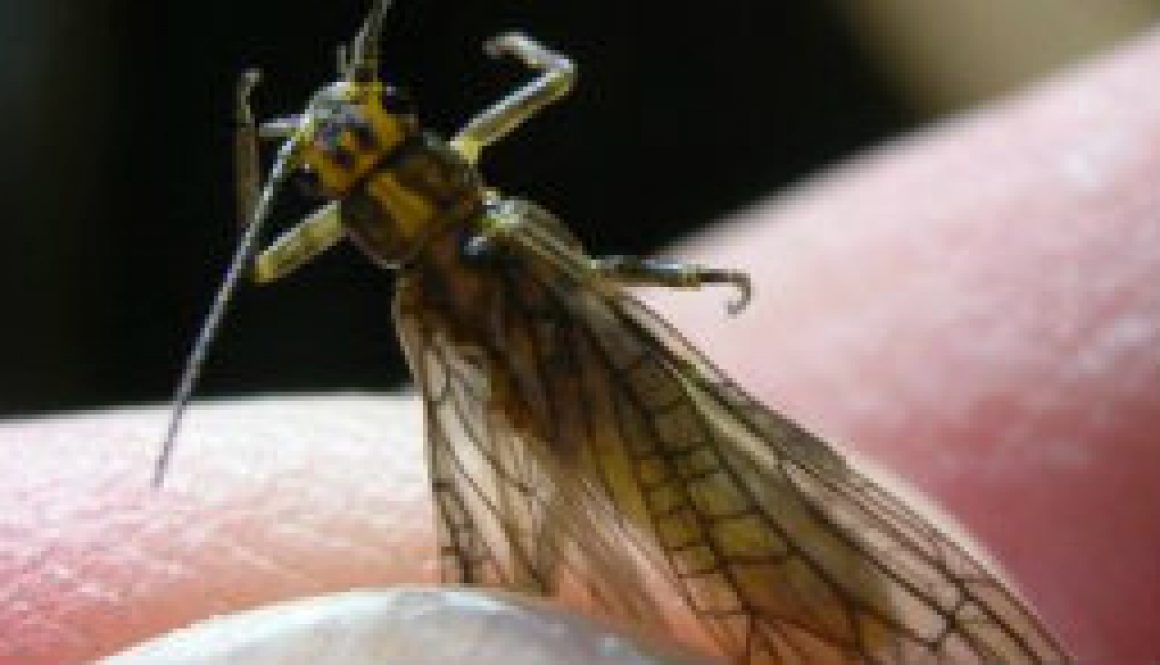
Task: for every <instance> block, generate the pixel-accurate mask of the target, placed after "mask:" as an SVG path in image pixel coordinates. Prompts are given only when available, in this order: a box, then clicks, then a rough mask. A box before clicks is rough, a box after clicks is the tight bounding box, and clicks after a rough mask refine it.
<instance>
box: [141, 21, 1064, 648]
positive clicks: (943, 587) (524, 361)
mask: <svg viewBox="0 0 1160 665" xmlns="http://www.w3.org/2000/svg"><path fill="white" fill-rule="evenodd" d="M388 4H389V0H374V5H373V7H372V8H371V10H370V12H369V14H368V16H367V18H366V19H365V21H364V22H363V25H362V27H361V29H360V31H359V32H358V34H357V36H356V37H355V38H354V40H353V42H352V44H351V45H350V49H349V57H347V53H346V52H343V53H342V54H341V55H340V58H339V60H340V62H339V69H340V79H339V80H338V81H337V82H335V83H331V84H330V85H327V86H326V87H324V88H322V89H321V90H319V91H318V92H317V93H315V95H314V96H313V98H312V99H311V100H310V101H309V103H308V104H307V105H306V108H305V109H304V110H303V111H302V112H300V113H298V114H295V115H291V116H286V117H281V118H277V119H274V120H271V121H268V122H264V123H261V124H258V123H256V122H255V120H254V116H253V114H252V113H251V111H250V104H249V97H250V93H251V91H252V89H253V87H254V86H255V85H256V83H257V80H258V75H257V73H256V72H247V73H245V74H244V75H243V76H242V78H241V81H240V85H239V90H238V108H237V121H238V130H237V145H236V159H237V167H238V203H239V210H240V215H241V219H242V222H243V228H244V233H243V236H242V240H241V241H240V243H239V247H238V249H237V252H236V253H235V255H234V258H233V261H232V263H231V265H230V267H229V271H228V272H227V275H226V277H225V280H224V282H223V284H222V287H221V289H220V291H219V293H218V296H217V298H216V300H215V302H214V304H213V308H212V310H211V311H210V314H209V315H208V316H207V318H206V322H205V324H204V326H203V328H202V331H201V334H200V335H199V337H198V340H197V342H196V344H195V346H194V349H193V351H192V352H191V353H190V358H189V360H188V364H187V367H186V370H185V373H184V374H183V376H182V380H181V383H180V385H179V387H178V390H177V394H176V396H175V398H174V405H173V412H172V420H171V422H170V427H169V431H168V433H167V435H166V439H165V444H164V448H163V451H162V453H161V455H160V457H159V459H158V462H157V468H156V480H157V482H160V480H161V478H162V477H163V475H164V473H165V469H166V466H167V464H168V461H169V456H170V451H171V450H172V446H173V442H174V439H175V436H176V433H177V428H178V424H179V422H180V418H181V415H182V413H183V411H184V409H185V407H186V405H187V403H188V400H189V396H190V393H191V392H192V386H193V383H194V381H195V379H196V376H197V374H198V372H199V370H200V367H201V365H202V363H203V360H204V357H205V353H206V349H207V347H208V346H209V343H210V340H211V339H212V337H213V335H214V334H215V332H216V330H217V328H218V324H219V321H220V319H221V317H222V314H223V312H224V310H225V307H226V304H227V303H228V301H229V298H230V294H231V293H232V292H233V289H234V288H235V286H236V284H237V283H238V281H239V280H240V279H241V277H242V275H243V274H249V275H250V276H251V277H252V278H253V279H254V280H255V281H257V282H259V283H263V282H270V281H273V280H276V279H279V278H281V277H283V276H285V275H287V274H288V273H290V272H291V271H293V270H294V269H296V268H297V267H299V266H300V265H302V264H304V263H306V262H307V261H309V260H310V259H312V258H313V257H314V256H316V255H317V254H319V253H320V252H322V251H324V250H325V249H327V248H328V247H330V246H332V245H334V244H335V243H336V242H338V241H339V240H340V239H342V238H348V239H350V240H352V241H353V242H354V243H355V244H356V245H357V246H358V247H359V248H360V249H362V250H363V251H364V252H365V253H366V254H367V255H368V256H369V257H370V258H371V259H372V260H374V261H375V262H376V263H378V264H380V265H382V266H384V267H388V268H392V269H394V270H395V271H396V272H397V273H398V287H397V294H396V299H395V307H394V316H395V323H396V325H397V327H398V330H399V334H400V337H401V339H402V344H403V347H404V349H405V351H406V354H407V359H408V362H409V364H410V367H411V371H412V372H413V374H414V378H415V380H416V382H417V383H418V385H419V388H420V390H421V391H422V396H423V400H424V408H425V412H426V436H427V456H428V461H429V464H430V475H431V485H432V489H433V492H434V497H435V501H436V507H437V515H438V520H439V525H438V527H439V531H438V533H439V548H440V549H439V552H440V556H441V562H442V574H443V578H444V579H445V580H446V581H447V582H458V583H467V584H483V585H491V586H500V587H507V588H514V589H521V590H526V591H533V592H540V593H552V592H554V591H555V590H557V589H558V588H559V585H560V583H561V581H562V580H566V583H567V584H568V585H569V586H570V587H571V589H572V590H573V591H579V592H581V593H583V594H585V595H587V596H588V598H589V600H590V601H591V602H593V603H594V604H596V605H598V606H600V607H602V608H603V609H604V610H605V611H607V612H609V613H612V614H616V615H620V616H623V617H626V618H629V619H631V620H634V621H638V622H643V623H653V624H660V623H663V621H665V619H664V618H663V617H661V616H659V615H658V613H657V611H656V610H654V609H651V608H653V607H655V603H654V602H653V601H652V599H651V594H653V593H657V591H656V589H657V586H658V584H659V585H660V586H661V587H663V588H667V589H668V591H669V592H670V593H671V594H674V595H676V596H679V597H680V598H682V599H683V601H684V605H683V606H684V611H685V612H687V613H688V615H689V616H690V617H692V618H693V619H694V620H695V621H696V622H697V624H699V625H700V626H701V627H702V628H703V629H704V630H705V631H706V632H707V633H708V634H709V635H710V636H711V637H712V638H713V639H715V640H716V641H717V642H718V644H719V645H720V647H721V649H722V651H723V652H724V653H726V654H727V655H728V656H729V657H730V658H732V659H733V660H734V661H735V662H737V663H750V664H758V663H835V662H886V663H933V662H954V663H960V662H977V663H1000V662H1003V663H1049V662H1050V663H1056V662H1063V661H1065V660H1067V657H1066V655H1065V654H1064V652H1063V651H1062V649H1061V647H1060V646H1059V644H1058V643H1057V642H1056V641H1055V640H1054V639H1053V638H1052V637H1051V635H1050V634H1049V633H1048V631H1047V630H1046V629H1044V627H1043V626H1042V625H1041V624H1040V623H1039V621H1038V620H1037V619H1036V618H1035V615H1034V614H1033V613H1032V611H1031V610H1030V609H1028V607H1027V606H1026V605H1024V604H1023V603H1022V602H1021V601H1020V600H1019V598H1018V597H1017V595H1016V594H1015V593H1014V592H1013V591H1012V590H1010V589H1009V588H1007V586H1005V584H1004V583H1003V582H1002V581H1001V580H1000V579H999V578H998V577H997V576H996V575H995V574H993V573H992V572H990V571H989V570H988V569H987V568H986V567H985V566H984V565H982V564H980V563H979V562H978V561H977V560H976V559H975V558H974V557H972V555H971V554H969V553H968V552H967V551H966V550H965V549H963V548H962V547H960V546H959V545H958V544H956V543H955V542H954V541H952V540H951V539H950V538H948V537H947V536H945V535H944V534H943V533H942V532H940V531H939V530H938V529H937V528H936V527H935V526H933V525H932V524H931V523H930V522H928V521H926V520H925V519H924V518H922V517H921V516H920V515H919V514H917V513H916V512H915V511H914V510H912V509H911V508H910V507H908V506H907V505H906V504H905V503H904V502H902V501H900V500H899V499H897V498H895V497H893V496H892V495H890V494H889V493H887V492H886V491H884V490H883V489H881V488H880V487H879V486H878V485H876V484H875V483H873V482H871V481H870V480H868V479H867V478H866V477H864V476H862V475H861V474H860V473H859V472H858V471H856V470H855V469H854V468H852V467H851V466H850V465H849V464H848V463H847V462H846V461H845V459H844V458H843V457H842V455H841V454H839V453H838V452H836V451H835V449H834V448H832V447H831V446H830V445H829V444H828V443H826V442H825V441H822V440H821V439H819V438H818V437H816V436H814V435H812V434H810V433H809V432H807V431H805V430H804V429H802V428H801V427H799V426H798V425H796V424H794V423H793V422H792V421H790V420H788V419H787V418H785V417H784V416H782V415H781V414H779V413H776V412H774V411H771V410H769V409H767V408H766V407H764V406H762V405H761V404H759V403H758V402H756V401H755V400H754V399H752V398H751V397H749V396H748V395H747V394H746V393H745V392H744V391H742V390H741V389H740V388H738V387H737V385H735V384H734V383H733V382H732V381H730V380H729V379H728V378H727V377H725V376H724V375H722V374H721V373H720V372H719V371H718V370H717V369H716V368H714V367H713V366H712V365H711V364H710V363H709V362H708V361H707V360H706V359H705V358H704V357H703V356H702V355H701V354H700V353H698V351H697V350H696V349H694V348H692V347H691V346H690V345H689V344H688V343H686V342H685V341H684V340H683V339H682V338H681V336H680V335H679V334H678V333H677V332H676V331H674V330H673V329H672V328H671V327H669V326H668V325H667V324H666V323H665V322H664V321H662V320H661V319H659V318H658V317H657V316H656V315H654V314H653V313H652V312H650V311H649V310H648V309H647V308H645V307H644V306H643V305H642V304H641V303H639V302H638V301H637V300H635V299H634V298H633V297H632V296H631V295H629V294H628V293H627V292H626V291H625V290H624V289H623V288H622V287H623V286H624V285H652V286H661V287H670V288H697V287H701V286H704V285H708V284H728V285H733V286H735V287H737V288H738V289H739V290H740V294H741V296H740V298H739V299H738V300H737V301H736V302H733V303H731V311H737V310H739V309H741V308H742V307H744V306H745V303H746V302H747V301H748V298H749V282H748V279H747V278H746V276H745V275H744V274H743V273H740V272H736V271H731V270H717V269H712V268H707V267H703V266H697V265H690V264H677V263H662V262H656V261H651V260H648V259H638V258H632V257H608V258H591V257H589V256H588V255H587V254H586V253H585V251H584V249H583V247H582V246H581V244H580V242H579V241H578V240H577V239H576V238H575V236H573V235H572V233H571V232H570V231H569V230H568V228H567V227H566V226H564V224H563V223H561V222H560V221H559V220H558V219H556V218H555V217H553V216H552V215H551V214H550V213H548V212H547V211H545V210H543V209H542V208H540V207H538V206H536V205H535V204H534V203H531V202H529V201H526V200H523V199H519V198H513V197H508V196H505V195H503V194H501V193H499V192H498V191H496V190H494V189H491V188H489V187H487V186H486V185H485V184H484V183H483V181H482V179H481V178H480V175H479V173H478V171H477V170H476V167H475V165H476V162H477V161H478V160H479V157H480V153H481V152H482V150H483V148H485V147H486V146H488V145H489V144H491V143H493V142H495V141H497V140H499V139H500V138H502V137H504V136H506V135H507V134H509V133H510V132H511V131H512V130H514V129H515V128H516V127H518V126H519V125H520V124H521V123H523V122H524V121H525V120H527V119H528V118H530V117H531V116H533V115H535V114H536V113H538V112H539V111H540V110H541V109H543V108H544V107H546V106H547V105H549V104H551V103H552V102H555V101H557V100H558V99H560V98H562V97H563V96H564V95H565V94H567V93H568V91H569V90H570V89H571V88H572V84H573V80H574V77H575V68H574V66H573V64H572V63H571V62H570V61H569V60H568V58H567V57H565V56H563V55H561V54H559V53H556V52H555V51H552V50H550V49H549V48H547V47H545V46H543V45H542V44H540V43H538V42H537V41H535V40H534V39H532V38H530V37H528V36H526V35H523V34H518V33H509V34H503V35H500V36H498V37H496V38H494V39H492V40H490V41H488V42H487V43H486V51H487V53H488V54H489V55H491V56H497V57H498V56H508V57H514V58H516V59H518V60H519V61H521V62H522V63H523V64H524V65H526V66H527V67H528V68H530V69H531V70H533V71H534V72H536V77H535V78H534V79H533V80H532V81H530V82H529V83H527V84H526V85H524V86H523V87H521V88H519V89H517V90H516V91H514V92H513V93H511V94H509V95H508V96H507V97H504V98H503V99H501V100H499V102H497V103H496V104H495V105H494V106H492V107H491V108H489V109H487V110H485V111H483V112H482V113H480V114H479V115H478V116H476V117H475V118H472V119H471V120H470V121H469V122H468V123H467V125H466V126H465V127H464V128H463V129H462V130H460V131H459V133H458V134H456V135H455V136H454V137H453V138H452V139H451V140H449V141H444V140H442V139H440V138H438V137H436V136H435V135H434V134H432V133H430V132H428V131H426V130H425V129H424V128H423V126H422V125H421V124H420V122H419V120H418V118H417V117H416V115H415V113H414V111H413V109H412V108H411V106H410V105H409V104H408V102H407V100H406V99H405V97H403V96H402V95H401V94H399V93H398V92H397V91H396V90H395V89H393V88H391V87H390V86H388V85H386V84H384V83H383V82H382V81H380V80H379V77H378V68H379V51H378V40H379V38H380V37H379V35H380V31H381V26H382V23H383V17H384V15H385V13H386V11H387V6H388ZM260 139H273V140H278V141H281V147H280V149H279V150H278V153H277V156H276V158H275V160H274V162H273V166H272V167H271V170H270V172H269V174H268V176H267V177H266V180H265V183H264V185H263V184H262V183H261V182H260V172H259V162H258V142H259V140H260ZM293 174H296V175H297V176H299V177H302V178H304V179H308V180H309V182H310V185H311V186H312V188H313V189H314V190H315V191H316V192H317V193H318V194H319V195H320V197H321V199H322V200H323V203H322V204H321V205H320V207H319V208H318V209H317V211H316V212H314V213H313V214H311V215H309V216H308V217H307V218H306V219H305V220H303V221H301V222H300V223H299V224H298V225H296V226H294V227H293V228H291V229H290V230H289V231H288V232H286V233H285V234H283V235H282V236H281V237H280V238H278V239H277V240H276V241H274V242H273V243H272V244H271V245H270V246H268V247H267V248H265V249H264V250H262V251H261V253H260V254H258V255H257V256H256V257H255V256H254V254H255V248H256V246H257V244H258V238H259V235H260V232H261V228H262V225H263V224H264V223H265V222H266V220H267V218H268V217H269V212H270V206H271V203H272V201H273V200H274V197H275V194H276V193H277V192H278V190H279V188H280V187H281V185H282V184H283V183H284V182H285V181H286V180H287V178H288V177H289V176H291V175H293ZM646 578H649V579H650V582H649V583H648V584H646V582H645V579H646ZM658 580H659V581H658Z"/></svg>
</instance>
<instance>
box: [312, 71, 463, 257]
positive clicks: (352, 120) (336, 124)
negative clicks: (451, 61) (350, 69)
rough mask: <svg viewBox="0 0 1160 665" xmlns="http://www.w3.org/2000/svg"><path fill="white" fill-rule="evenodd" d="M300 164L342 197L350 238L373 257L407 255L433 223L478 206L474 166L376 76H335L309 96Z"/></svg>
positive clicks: (321, 188) (456, 218)
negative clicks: (369, 79)
mask: <svg viewBox="0 0 1160 665" xmlns="http://www.w3.org/2000/svg"><path fill="white" fill-rule="evenodd" d="M309 114H310V116H311V119H312V127H311V131H310V139H309V140H308V142H307V143H306V145H305V147H304V150H303V161H304V170H305V171H306V172H307V173H308V174H310V175H311V176H312V177H313V178H314V179H315V181H316V182H315V183H314V184H315V188H316V189H317V190H318V192H319V193H320V194H322V195H323V196H325V197H327V198H331V199H338V200H339V201H340V206H341V212H342V221H343V224H344V226H345V227H346V229H347V232H348V234H349V235H350V237H351V239H353V240H354V241H355V243H356V244H357V245H358V246H359V247H360V248H361V249H362V250H363V251H365V252H366V253H367V254H368V255H370V256H371V258H372V259H374V260H375V261H376V262H378V263H381V264H386V265H391V266H394V265H398V264H401V263H405V262H406V261H407V260H408V259H409V258H410V257H412V256H414V255H415V254H416V253H417V252H418V251H420V250H421V249H422V247H423V245H424V244H425V243H426V242H427V240H428V239H430V238H431V237H432V235H433V234H434V233H435V232H437V231H438V230H439V229H442V228H446V227H447V226H449V225H454V224H458V223H461V222H463V221H464V220H466V219H468V218H470V217H472V216H474V215H477V214H479V212H480V211H481V210H482V209H483V200H484V195H485V192H484V188H483V183H482V180H481V179H480V177H479V174H478V173H477V172H476V170H475V168H474V167H472V166H471V165H470V164H469V163H468V162H467V161H466V160H465V159H463V157H462V156H461V155H460V154H459V153H458V152H456V151H455V150H454V149H452V148H451V147H450V146H449V145H448V144H447V143H446V142H445V141H444V140H442V139H441V138H439V137H437V136H435V135H434V134H432V133H430V132H427V131H425V130H423V129H422V128H421V126H420V124H419V122H418V119H417V118H416V117H415V115H414V113H413V111H412V110H411V109H410V108H409V104H407V103H406V102H405V100H403V99H402V98H401V97H400V96H399V95H398V94H397V93H395V91H394V90H393V89H391V88H389V87H387V86H384V85H382V84H380V83H377V82H374V83H367V84H362V83H348V82H341V83H336V84H334V85H332V86H330V87H327V88H324V89H323V90H322V91H321V92H319V93H318V94H317V95H316V96H315V98H314V100H313V101H312V102H311V105H310V111H309Z"/></svg>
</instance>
